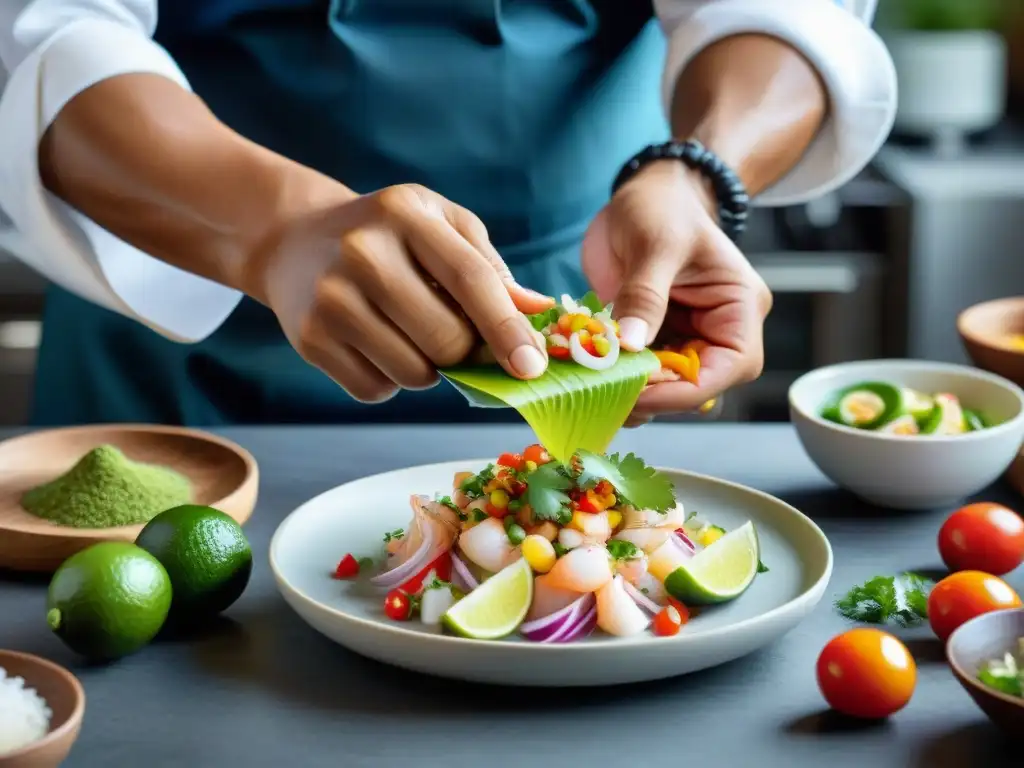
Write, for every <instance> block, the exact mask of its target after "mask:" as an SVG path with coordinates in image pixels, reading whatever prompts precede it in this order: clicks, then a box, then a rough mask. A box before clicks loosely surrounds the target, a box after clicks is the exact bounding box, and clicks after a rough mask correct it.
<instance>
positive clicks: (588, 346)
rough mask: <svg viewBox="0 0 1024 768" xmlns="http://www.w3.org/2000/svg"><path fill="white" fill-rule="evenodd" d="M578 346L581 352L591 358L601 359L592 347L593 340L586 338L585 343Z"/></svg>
mask: <svg viewBox="0 0 1024 768" xmlns="http://www.w3.org/2000/svg"><path fill="white" fill-rule="evenodd" d="M580 346H581V347H583V351H584V352H586V353H587V354H588V355H590V356H592V357H601V355H600V354H599V353H598V351H597V348H596V347H595V346H594V340H593V339H591V338H588V339H587V340H586V341H584V342H583V343H582V344H580Z"/></svg>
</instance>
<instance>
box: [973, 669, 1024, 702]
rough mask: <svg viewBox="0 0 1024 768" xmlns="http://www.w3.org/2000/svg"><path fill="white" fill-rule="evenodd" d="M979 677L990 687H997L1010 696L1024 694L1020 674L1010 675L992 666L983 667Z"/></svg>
mask: <svg viewBox="0 0 1024 768" xmlns="http://www.w3.org/2000/svg"><path fill="white" fill-rule="evenodd" d="M978 679H979V680H980V681H981V682H983V683H984V684H985V685H987V686H988V687H989V688H995V689H996V690H997V691H999V692H1000V693H1005V694H1008V695H1010V696H1024V692H1022V688H1021V679H1020V675H1019V674H1018V675H1008V674H1005V673H1003V672H1001V671H998V672H997V671H995V670H993V669H992V668H991V667H988V668H985V669H982V670H981V672H979V673H978Z"/></svg>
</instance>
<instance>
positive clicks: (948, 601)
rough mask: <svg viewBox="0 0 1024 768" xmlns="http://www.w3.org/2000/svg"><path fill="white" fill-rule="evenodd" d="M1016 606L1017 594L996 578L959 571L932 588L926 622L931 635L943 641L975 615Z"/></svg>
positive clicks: (1017, 606)
mask: <svg viewBox="0 0 1024 768" xmlns="http://www.w3.org/2000/svg"><path fill="white" fill-rule="evenodd" d="M1020 607H1021V602H1020V597H1018V596H1017V593H1016V592H1014V591H1013V588H1012V587H1011V586H1010V585H1009V584H1007V583H1006V582H1005V581H1003V580H1002V579H1000V578H999V577H997V576H993V575H992V574H990V573H982V572H981V571H959V572H958V573H954V574H952V575H951V576H947V577H946V578H944V579H943V580H942V581H940V582H939V583H938V584H936V585H935V586H934V587H932V592H931V594H930V595H928V622H929V623H930V624H931V625H932V631H933V632H934V633H935V635H936V636H937V637H938V638H939V639H940V640H942V641H945V640H947V639H948V638H949V636H950V635H952V634H953V632H954V631H955V630H956V628H957V627H959V626H960V625H961V624H963V623H964V622H966V621H970V620H971V619H973V618H974V617H975V616H980V615H981V614H983V613H988V612H989V611H1002V610H1006V609H1007V608H1020Z"/></svg>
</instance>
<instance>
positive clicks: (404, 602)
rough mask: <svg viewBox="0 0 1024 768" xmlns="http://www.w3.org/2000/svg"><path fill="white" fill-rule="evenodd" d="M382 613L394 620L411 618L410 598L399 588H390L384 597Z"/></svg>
mask: <svg viewBox="0 0 1024 768" xmlns="http://www.w3.org/2000/svg"><path fill="white" fill-rule="evenodd" d="M384 615H385V616H387V617H388V618H389V619H393V620H394V621H408V620H409V619H410V618H412V598H410V597H409V595H408V593H406V592H403V591H402V590H401V589H392V590H391V591H390V592H388V594H387V596H386V597H385V598H384Z"/></svg>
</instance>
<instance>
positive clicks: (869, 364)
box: [789, 360, 1024, 509]
mask: <svg viewBox="0 0 1024 768" xmlns="http://www.w3.org/2000/svg"><path fill="white" fill-rule="evenodd" d="M862 381H886V382H891V383H893V384H898V385H902V386H905V387H911V388H913V389H917V390H920V391H923V392H927V393H929V394H933V393H938V392H950V393H952V394H954V395H956V396H957V397H959V398H960V400H961V402H963V404H964V406H965V407H967V408H971V409H974V410H977V411H980V412H981V413H983V414H984V415H985V416H986V417H987V418H989V419H991V420H993V421H996V422H998V423H997V425H996V426H993V427H989V428H987V429H983V430H979V431H977V432H968V433H966V434H963V435H913V436H901V435H891V434H886V433H879V432H869V431H866V430H860V429H854V428H852V427H845V426H842V425H840V424H835V423H833V422H831V421H828V420H827V419H824V418H822V417H821V415H820V414H821V410H822V407H823V406H824V405H825V403H826V402H827V400H828V398H829V397H830V396H831V395H832V394H833V393H835V392H836V391H837V390H839V389H842V388H844V387H848V386H850V385H853V384H857V383H859V382H862ZM789 414H790V419H791V420H792V421H793V425H794V426H795V427H796V431H797V434H798V435H799V436H800V442H801V443H803V446H804V450H805V451H807V454H808V455H809V456H810V457H811V459H812V460H813V461H814V463H815V464H817V465H818V468H819V469H820V470H821V471H822V472H824V473H825V474H826V475H827V476H828V477H829V478H831V479H832V481H833V482H835V483H836V484H837V485H840V486H842V487H843V488H846V489H847V490H849V491H851V492H852V493H854V494H856V495H857V496H859V497H861V498H862V499H864V500H866V501H869V502H872V503H874V504H878V505H881V506H884V507H893V508H896V509H933V508H937V507H946V506H950V505H954V504H956V503H957V502H959V501H961V500H963V499H964V498H965V497H967V496H970V495H972V494H974V493H977V492H978V491H981V490H983V489H984V488H986V487H987V486H988V485H990V484H991V483H993V482H994V481H995V480H996V479H997V478H998V477H999V476H1000V475H1001V474H1002V473H1003V472H1004V471H1005V470H1006V468H1007V467H1008V466H1009V465H1010V463H1011V462H1012V461H1013V460H1014V457H1015V456H1016V455H1017V452H1018V451H1019V450H1020V448H1021V442H1022V441H1024V391H1022V390H1021V389H1020V387H1018V386H1017V385H1016V384H1013V383H1012V382H1010V381H1008V380H1007V379H1004V378H1002V377H1001V376H996V375H995V374H992V373H987V372H985V371H980V370H977V369H976V368H969V367H967V366H963V365H952V364H949V363H937V362H929V361H924V360H862V361H857V362H851V363H840V364H838V365H830V366H828V367H825V368H819V369H817V370H814V371H811V372H809V373H806V374H804V375H803V376H801V377H800V378H799V379H797V380H796V381H795V382H793V385H792V386H791V387H790V388H789Z"/></svg>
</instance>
